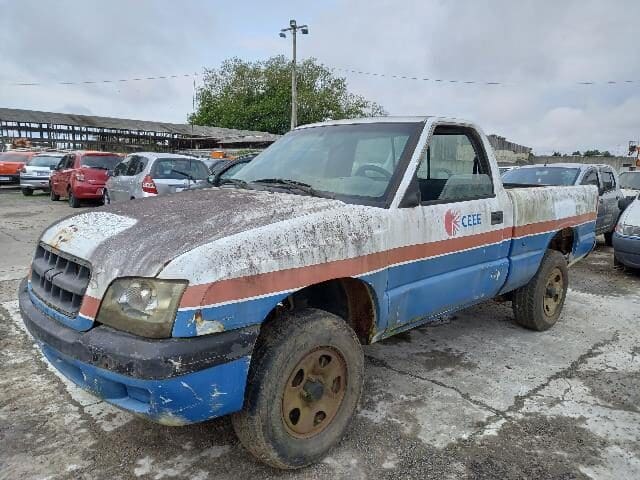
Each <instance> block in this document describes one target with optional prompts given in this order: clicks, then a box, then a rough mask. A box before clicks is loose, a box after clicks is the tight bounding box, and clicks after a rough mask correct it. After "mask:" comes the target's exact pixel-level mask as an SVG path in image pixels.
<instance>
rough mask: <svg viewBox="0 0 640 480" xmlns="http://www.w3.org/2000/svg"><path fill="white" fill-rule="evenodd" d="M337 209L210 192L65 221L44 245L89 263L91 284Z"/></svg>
mask: <svg viewBox="0 0 640 480" xmlns="http://www.w3.org/2000/svg"><path fill="white" fill-rule="evenodd" d="M341 206H344V203H342V202H339V201H336V200H328V199H322V198H314V197H308V196H301V195H293V194H287V193H273V192H266V191H255V190H238V189H229V188H225V189H219V188H211V189H204V190H198V191H193V192H183V193H180V194H175V195H166V196H159V197H154V198H147V199H140V200H135V201H132V202H128V203H124V204H119V205H113V206H109V207H105V208H101V209H98V210H94V211H91V212H87V213H82V214H79V215H74V216H71V217H67V218H65V219H63V220H61V221H60V222H58V223H56V224H54V225H52V226H51V227H49V228H48V229H47V230H46V231H45V232H44V233H43V235H42V241H44V242H45V243H48V244H49V245H52V246H53V247H55V248H58V249H59V250H62V251H65V252H67V253H70V254H72V255H74V256H76V257H79V258H82V259H85V260H88V261H89V262H91V264H92V266H93V267H94V272H93V274H94V275H93V276H94V281H95V280H96V279H97V278H99V277H100V272H101V271H102V272H103V273H106V274H107V276H108V277H111V278H115V277H117V276H127V275H132V276H153V275H156V274H157V273H158V272H159V271H160V270H161V269H162V268H163V266H164V265H166V264H167V263H168V262H169V261H170V260H172V259H174V258H176V257H177V256H179V255H181V254H183V253H185V252H187V251H190V250H192V249H194V248H197V247H199V246H202V245H206V244H209V243H211V242H214V241H216V240H219V239H221V238H224V237H228V236H231V235H235V234H238V233H241V232H245V231H248V230H251V229H255V228H260V227H263V226H265V225H269V224H273V223H277V222H281V221H285V220H291V219H293V218H296V217H300V216H303V215H308V214H313V213H318V212H322V211H326V210H331V209H335V208H340V207H341ZM212 248H213V247H212Z"/></svg>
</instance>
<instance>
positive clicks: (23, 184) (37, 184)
mask: <svg viewBox="0 0 640 480" xmlns="http://www.w3.org/2000/svg"><path fill="white" fill-rule="evenodd" d="M63 156H64V153H57V152H49V153H39V154H37V155H34V156H33V157H31V159H30V160H29V161H28V162H27V163H26V164H25V166H24V167H22V170H20V190H22V194H23V195H27V196H28V195H33V192H34V191H35V190H44V191H45V192H48V191H49V178H50V177H51V172H52V171H53V169H54V168H55V167H56V165H58V163H60V160H61V159H62V157H63Z"/></svg>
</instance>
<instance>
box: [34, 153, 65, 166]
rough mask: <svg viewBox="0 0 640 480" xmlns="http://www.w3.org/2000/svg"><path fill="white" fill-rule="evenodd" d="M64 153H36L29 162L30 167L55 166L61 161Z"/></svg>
mask: <svg viewBox="0 0 640 480" xmlns="http://www.w3.org/2000/svg"><path fill="white" fill-rule="evenodd" d="M61 158H62V155H36V156H35V157H31V160H29V161H28V162H27V165H29V166H30V167H55V166H56V165H58V163H59V162H60V159H61Z"/></svg>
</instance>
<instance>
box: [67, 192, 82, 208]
mask: <svg viewBox="0 0 640 480" xmlns="http://www.w3.org/2000/svg"><path fill="white" fill-rule="evenodd" d="M67 197H68V199H69V206H70V207H71V208H78V207H79V206H80V200H78V199H77V198H76V196H75V195H74V194H73V190H69V192H68V194H67Z"/></svg>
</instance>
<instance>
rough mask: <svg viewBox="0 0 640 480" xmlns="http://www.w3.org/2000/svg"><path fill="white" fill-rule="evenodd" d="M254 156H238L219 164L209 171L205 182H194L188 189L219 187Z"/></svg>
mask: <svg viewBox="0 0 640 480" xmlns="http://www.w3.org/2000/svg"><path fill="white" fill-rule="evenodd" d="M256 156H257V154H255V155H246V156H244V157H241V158H238V159H237V160H232V161H228V162H225V163H224V164H223V165H220V166H219V167H218V168H214V169H213V170H212V171H211V174H210V175H209V176H208V177H207V181H206V182H204V183H198V184H194V185H192V186H191V187H189V190H200V189H203V188H210V187H219V186H220V185H221V184H223V183H224V181H225V180H227V179H230V178H232V177H233V175H235V174H236V173H237V172H239V171H240V170H242V168H243V167H244V166H245V165H246V164H248V163H249V162H250V161H251V160H253V159H254V158H255V157H256Z"/></svg>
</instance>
